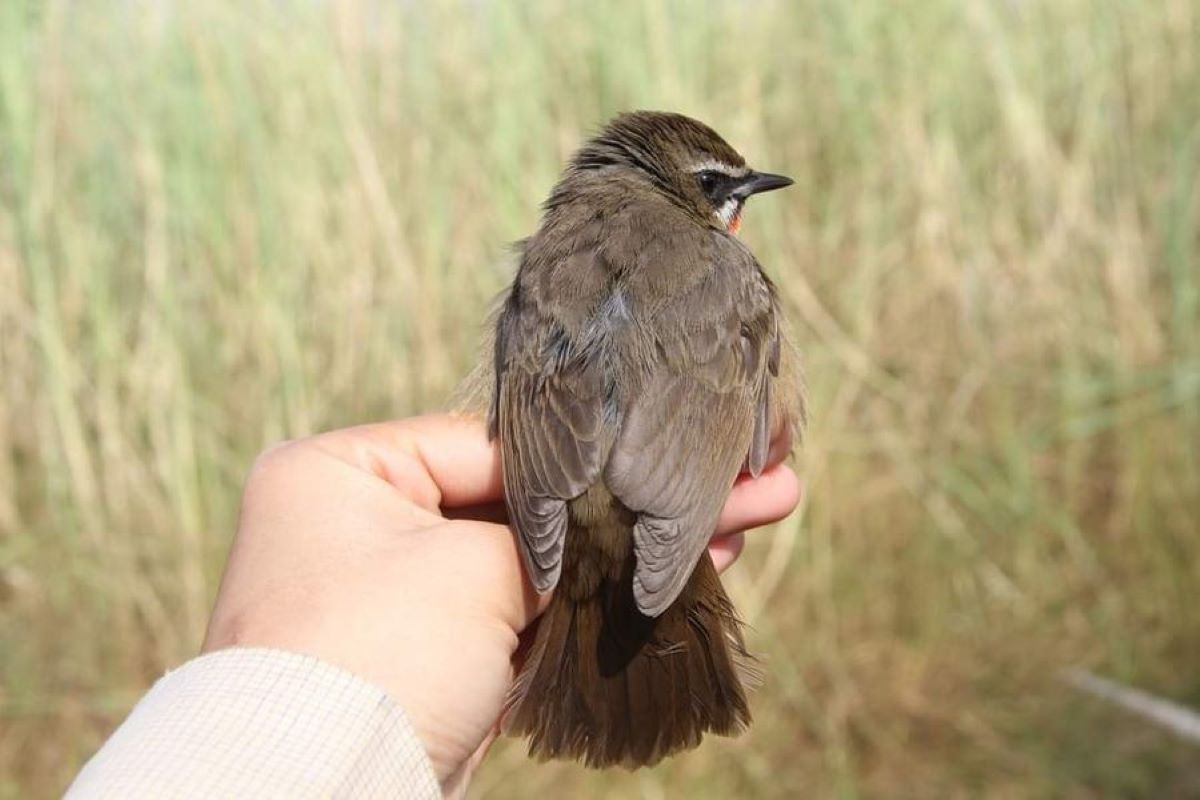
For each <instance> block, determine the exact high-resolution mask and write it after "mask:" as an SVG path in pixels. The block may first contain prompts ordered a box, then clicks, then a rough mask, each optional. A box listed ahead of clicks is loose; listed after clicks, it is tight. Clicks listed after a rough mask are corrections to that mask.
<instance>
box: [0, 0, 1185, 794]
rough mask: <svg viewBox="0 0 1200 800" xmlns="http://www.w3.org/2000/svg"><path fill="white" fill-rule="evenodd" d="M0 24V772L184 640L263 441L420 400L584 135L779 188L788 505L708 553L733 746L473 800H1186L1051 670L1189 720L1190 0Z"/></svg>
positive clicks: (1133, 730)
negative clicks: (739, 684)
mask: <svg viewBox="0 0 1200 800" xmlns="http://www.w3.org/2000/svg"><path fill="white" fill-rule="evenodd" d="M99 5H102V4H91V3H67V2H40V3H34V2H28V1H27V0H13V1H12V2H5V3H2V4H0V796H7V795H11V796H22V797H25V796H50V795H52V794H54V793H55V792H57V791H60V790H61V788H62V787H63V786H64V785H65V782H66V781H67V780H69V778H70V776H71V775H72V774H73V772H74V770H75V769H76V768H77V766H78V765H79V763H80V761H81V759H83V758H84V757H85V756H86V755H87V754H88V753H89V752H90V751H91V750H92V749H93V748H95V747H96V746H97V743H98V742H100V741H101V740H102V738H103V737H104V735H105V734H106V732H107V731H108V730H110V729H111V727H112V726H113V725H114V724H115V723H116V722H117V721H118V720H120V719H121V717H122V715H123V714H124V713H125V711H126V710H127V709H128V707H129V706H130V704H131V703H132V702H133V701H134V700H135V699H136V697H137V696H138V695H139V693H140V692H141V691H142V690H143V689H144V687H145V686H146V685H147V684H148V682H149V681H151V680H152V679H153V678H154V677H155V676H156V675H157V674H158V673H159V672H160V671H161V670H162V669H163V668H164V667H166V666H169V665H172V664H175V663H178V662H179V661H181V660H183V659H185V658H187V657H188V656H189V655H190V654H191V653H193V652H194V650H195V648H196V646H197V643H198V641H199V637H200V635H201V631H202V628H203V626H204V623H205V619H206V614H207V609H208V604H209V602H210V601H211V597H212V592H213V591H214V589H215V586H216V579H217V576H218V571H219V569H220V565H221V561H222V558H223V555H224V549H225V547H226V545H227V543H228V540H229V535H230V531H231V528H232V525H233V519H234V513H235V504H236V502H237V495H238V487H239V484H240V481H241V479H242V476H243V474H244V471H245V469H246V466H247V465H248V463H249V462H250V460H251V458H252V457H253V455H254V453H255V452H256V451H257V450H259V449H260V448H261V447H263V446H264V445H266V444H267V443H269V442H271V441H274V440H276V439H279V438H281V437H285V436H294V435H297V434H303V433H306V432H309V431H313V430H318V429H323V428H329V427H333V426H339V425H344V424H348V423H353V422H358V421H363V420H369V419H377V418H382V417H389V416H399V415H404V414H409V413H413V412H416V411H420V410H425V409H430V408H433V407H435V406H437V405H438V404H440V403H441V402H442V401H443V399H444V398H445V397H446V395H447V393H448V391H449V390H450V388H451V387H452V386H453V384H454V383H455V381H456V380H457V379H458V377H459V376H461V375H462V374H463V373H464V372H465V371H466V369H467V367H468V365H469V363H470V360H471V358H472V351H473V344H472V343H473V342H474V341H475V340H476V338H477V336H478V334H479V321H480V320H481V319H482V317H483V314H484V309H485V307H486V305H487V303H488V300H489V298H490V297H491V296H492V295H493V294H494V293H495V292H496V291H497V290H498V289H499V288H500V286H501V285H502V284H503V283H504V282H505V280H506V278H507V266H506V265H505V258H504V252H505V251H504V245H505V243H506V242H508V241H510V240H513V239H516V238H519V237H520V236H522V235H525V234H526V233H528V232H529V231H530V230H531V229H532V227H533V226H534V224H535V223H536V219H537V204H538V203H539V202H540V200H541V199H542V197H543V196H544V195H545V194H546V192H547V190H548V188H549V187H550V185H551V183H552V182H553V180H554V177H555V174H556V172H557V170H558V168H559V166H560V164H561V162H562V160H563V158H564V157H565V156H566V155H567V154H568V153H569V152H570V150H571V149H572V148H573V147H574V146H575V145H576V144H577V143H578V142H579V141H580V139H581V137H582V136H584V135H585V134H586V133H587V132H588V131H590V130H592V129H594V128H595V127H596V126H597V125H598V124H600V123H601V122H603V121H604V120H605V119H606V118H607V117H608V116H609V115H610V114H611V113H613V112H615V111H617V110H621V109H626V108H634V107H651V108H672V109H678V110H682V111H685V112H689V113H692V114H694V115H697V116H699V117H701V118H703V119H706V120H708V121H710V122H712V123H713V124H714V125H715V126H716V127H718V129H720V130H721V131H722V132H723V133H725V134H726V135H727V137H728V138H729V139H730V140H731V141H733V142H734V143H735V144H736V145H737V146H738V147H739V148H740V149H742V150H743V152H745V153H747V154H749V155H750V157H751V158H752V159H753V161H754V162H755V163H757V164H760V165H762V166H763V167H765V168H768V169H773V170H777V171H781V172H787V173H789V174H791V175H793V176H794V177H796V179H797V186H796V187H795V188H794V189H792V190H790V191H788V192H785V193H780V194H778V195H772V196H770V197H769V198H763V199H761V200H758V201H756V203H755V205H754V207H753V208H752V209H751V212H750V214H749V216H748V220H747V226H746V227H747V230H746V234H745V235H746V236H747V237H748V238H749V239H750V240H751V243H752V245H753V246H754V248H755V249H756V251H757V252H758V253H759V255H760V257H761V259H762V260H763V261H764V263H765V264H766V265H767V266H768V270H769V271H770V272H771V273H772V274H773V275H774V276H775V277H776V278H777V280H778V283H779V284H780V286H781V287H782V290H783V292H784V293H785V295H786V297H787V299H788V302H789V304H790V305H791V307H792V309H793V311H794V319H795V322H796V327H797V329H798V331H799V333H800V338H801V342H802V346H803V350H804V352H805V354H806V357H807V371H808V374H809V378H810V385H811V398H812V427H811V431H810V435H809V439H808V442H807V446H806V448H805V450H804V454H803V456H802V462H801V466H802V469H803V472H804V474H805V477H806V481H807V485H808V496H807V499H806V504H805V507H804V509H803V512H802V513H801V514H798V515H796V517H795V518H793V519H792V520H790V521H788V522H786V523H784V524H783V525H781V526H780V527H779V528H778V529H777V530H775V531H774V533H768V534H762V535H758V536H757V537H755V538H754V541H753V545H752V547H751V549H750V551H749V553H748V555H747V557H746V558H745V559H744V561H743V563H742V565H741V566H739V567H738V568H737V569H736V570H735V571H734V572H733V573H732V574H731V577H730V584H731V588H732V590H733V591H734V592H735V593H736V596H737V599H738V601H739V605H740V607H741V608H742V609H743V610H744V611H745V613H746V615H747V616H748V617H749V618H750V620H751V622H752V624H753V625H754V627H755V629H756V633H755V636H754V643H755V645H756V647H757V648H758V649H759V650H760V651H762V652H764V653H765V655H766V658H767V660H768V663H769V670H770V675H769V678H768V681H767V684H766V686H765V687H764V688H763V690H762V691H761V692H760V693H759V695H758V696H757V699H756V711H757V718H758V722H757V724H756V727H755V728H754V729H753V731H752V732H751V733H750V734H749V735H747V736H744V737H742V738H741V739H738V740H735V741H730V742H723V741H716V742H711V743H708V744H706V745H705V747H704V748H703V749H702V750H700V751H699V752H698V753H696V754H693V755H690V756H687V757H684V758H680V759H677V760H675V761H674V762H673V763H671V764H668V765H666V766H664V767H662V768H660V769H657V770H654V771H650V772H646V773H644V774H638V775H628V774H618V775H605V776H598V775H589V774H586V773H584V772H582V771H581V770H579V769H576V768H574V767H570V766H563V765H552V766H543V767H536V766H530V765H529V764H527V763H526V762H525V760H524V759H523V757H522V755H521V753H520V751H519V749H518V748H515V747H502V748H500V749H499V750H498V751H497V752H496V753H495V755H494V757H493V759H492V761H491V762H490V763H489V765H488V767H487V769H486V770H485V771H484V773H483V775H481V776H480V778H479V780H478V782H477V794H478V795H479V796H489V797H505V796H513V797H516V796H533V795H535V794H539V793H542V792H550V793H554V794H558V795H563V794H564V793H566V794H569V795H572V796H612V797H617V796H621V797H624V796H630V795H635V796H636V795H640V796H644V797H649V798H653V797H662V796H708V797H731V796H762V797H796V796H817V797H825V796H838V797H857V796H864V797H933V796H936V797H976V796H981V795H982V796H993V797H1039V796H1045V797H1079V798H1087V797H1101V796H1125V797H1129V796H1146V797H1161V796H1168V795H1171V794H1175V796H1182V795H1184V794H1200V768H1197V766H1196V765H1197V757H1196V756H1197V754H1196V752H1195V751H1194V750H1187V749H1186V748H1184V747H1183V746H1182V745H1178V744H1176V743H1173V742H1172V741H1170V740H1169V739H1168V738H1166V737H1165V736H1164V735H1162V734H1159V733H1157V732H1155V731H1152V730H1148V729H1146V728H1144V727H1143V726H1141V725H1140V724H1138V723H1135V722H1132V721H1130V720H1128V719H1127V718H1125V717H1123V716H1120V715H1118V714H1117V713H1115V712H1110V711H1107V710H1104V709H1102V708H1099V707H1097V706H1096V705H1094V704H1092V703H1090V702H1088V701H1086V700H1082V699H1079V698H1074V697H1071V696H1068V695H1066V694H1064V691H1065V690H1064V689H1063V688H1062V686H1061V684H1059V683H1057V682H1056V680H1055V675H1056V672H1057V671H1058V670H1059V669H1060V668H1062V667H1065V666H1071V665H1083V666H1087V667H1090V668H1094V669H1096V670H1097V671H1099V672H1101V673H1104V674H1108V675H1113V676H1116V677H1119V678H1121V679H1123V680H1126V681H1129V682H1131V683H1134V684H1136V685H1139V686H1142V687H1144V688H1148V689H1151V690H1153V691H1156V692H1159V693H1161V694H1164V695H1167V696H1170V697H1173V698H1175V699H1177V700H1181V701H1183V702H1192V703H1200V681H1198V679H1197V676H1198V675H1200V669H1198V667H1200V614H1198V613H1197V611H1196V609H1197V608H1200V596H1198V595H1200V591H1198V589H1197V587H1198V586H1200V545H1198V539H1197V532H1198V531H1200V519H1198V518H1200V454H1198V450H1197V442H1200V55H1198V53H1200V49H1198V48H1197V47H1196V43H1197V42H1198V41H1200V7H1198V5H1197V4H1196V3H1195V2H1191V1H1189V0H1162V2H1158V3H1135V2H1129V1H1128V0H1102V1H1101V2H1084V0H1066V1H1065V2H1051V1H1050V0H1021V1H1020V2H1017V1H1016V0H1013V1H1011V2H999V1H998V0H955V1H954V2H951V0H935V1H934V2H930V3H924V4H919V5H918V4H906V5H902V4H895V3H890V2H885V0H867V1H866V2H858V3H820V2H815V1H814V0H810V1H809V2H801V3H784V2H782V0H779V1H778V2H776V1H774V0H759V1H758V2H753V3H729V4H724V3H722V4H716V3H704V4H700V3H682V2H671V3H664V4H646V5H642V4H632V3H629V4H618V6H619V7H614V6H611V5H607V4H606V5H604V7H603V8H599V7H595V8H586V9H585V8H583V7H582V5H577V4H571V3H567V2H565V0H561V1H559V2H547V3H541V4H538V5H536V6H531V5H527V4H524V3H518V2H516V1H515V0H511V1H510V0H489V1H488V2H482V3H468V4H453V3H448V2H431V3H413V4H393V3H382V2H372V1H371V0H362V2H359V3H355V2H334V1H333V0H327V2H318V3H312V2H299V1H298V0H292V1H291V2H267V1H266V0H262V1H261V2H251V3H234V2H215V3H190V4H189V3H171V2H167V1H166V0H163V1H162V2H125V3H110V4H106V5H107V6H108V7H107V8H103V9H101V8H98V6H99Z"/></svg>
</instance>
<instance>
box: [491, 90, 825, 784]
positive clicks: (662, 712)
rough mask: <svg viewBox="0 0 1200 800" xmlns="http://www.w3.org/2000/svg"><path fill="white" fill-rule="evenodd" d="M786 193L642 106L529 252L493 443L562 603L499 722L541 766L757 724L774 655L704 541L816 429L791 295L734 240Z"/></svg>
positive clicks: (591, 161)
mask: <svg viewBox="0 0 1200 800" xmlns="http://www.w3.org/2000/svg"><path fill="white" fill-rule="evenodd" d="M791 183H792V180H791V179H790V178H787V177H785V176H782V175H776V174H771V173H766V172H758V171H755V170H753V169H751V168H749V167H748V166H747V165H746V161H745V159H744V158H743V157H742V156H741V155H740V154H739V153H738V152H737V151H736V150H735V149H734V148H733V147H732V146H731V145H729V144H728V143H727V142H726V141H725V140H724V139H723V138H721V136H720V135H719V134H717V133H716V131H714V130H713V129H712V128H710V127H709V126H708V125H706V124H704V123H702V122H700V121H698V120H695V119H692V118H690V117H687V116H684V115H682V114H677V113H671V112H661V111H635V112H626V113H622V114H620V115H618V116H617V117H615V118H614V119H613V120H611V121H610V122H609V123H608V124H607V125H606V126H605V127H604V128H603V129H602V130H601V131H600V132H599V133H598V134H596V135H595V136H593V137H592V138H590V139H589V140H588V141H586V142H585V143H584V144H583V145H582V146H581V147H580V148H579V149H578V150H577V151H576V152H575V154H574V155H573V157H572V158H571V159H570V160H569V162H568V163H567V165H566V166H565V168H564V170H563V173H562V175H561V176H560V179H559V180H558V182H557V184H556V185H555V186H554V187H553V189H552V191H551V193H550V195H549V197H548V199H547V200H546V201H545V203H544V205H543V214H542V218H541V222H540V225H539V227H538V228H537V230H536V232H535V233H534V234H533V235H531V236H530V237H528V238H527V239H525V240H523V241H521V242H519V243H518V244H517V246H516V254H517V257H518V262H519V263H518V267H517V271H516V275H515V278H514V280H513V282H512V285H511V287H510V288H509V290H508V291H507V294H506V295H505V296H504V299H503V300H502V302H501V304H500V306H499V313H498V317H497V318H496V320H495V325H494V331H493V339H492V342H493V345H492V354H491V355H492V358H491V363H490V375H489V383H490V384H491V385H490V390H491V391H490V394H491V397H490V407H489V410H488V420H487V429H488V435H489V437H491V438H492V439H493V440H495V441H497V442H498V447H499V450H500V454H501V465H502V473H503V485H504V498H505V503H506V506H507V509H508V516H509V520H510V524H511V525H512V527H513V528H514V530H515V532H516V538H517V541H518V549H519V551H520V554H521V559H522V562H523V565H524V568H525V571H526V573H527V575H528V577H529V580H530V581H531V583H532V584H533V586H534V587H535V588H536V590H537V591H538V592H540V593H547V592H551V591H553V594H552V596H551V597H550V599H549V603H548V606H547V608H546V610H545V612H544V613H543V615H542V616H541V618H540V619H539V620H538V622H537V627H536V633H535V634H534V635H533V643H532V645H531V646H530V647H529V649H528V652H527V656H526V658H525V660H524V663H523V666H522V667H521V669H520V671H519V673H518V674H517V676H516V679H515V681H514V684H513V687H512V689H511V691H510V693H509V695H508V698H507V700H506V705H505V713H504V715H503V718H502V722H501V729H502V730H503V731H504V732H505V733H506V734H508V735H511V736H517V737H522V736H523V737H528V740H529V741H528V746H529V753H530V755H531V756H532V757H535V758H537V759H539V760H547V759H565V760H574V761H579V762H581V763H583V764H585V765H586V766H589V767H594V768H604V767H611V766H621V767H625V768H630V769H633V768H638V767H643V766H649V765H653V764H655V763H658V762H659V761H661V760H662V759H663V758H665V757H667V756H671V755H674V754H677V753H679V752H681V751H684V750H687V749H691V748H694V747H696V746H698V745H699V743H700V741H701V739H702V738H703V736H704V735H705V734H707V733H714V734H719V735H735V734H737V733H739V732H740V731H742V730H744V729H745V728H746V727H747V726H748V725H749V723H750V709H749V704H748V700H747V687H748V686H749V685H751V684H752V683H754V682H755V681H756V680H757V677H756V676H757V665H756V661H755V659H754V658H753V657H752V656H751V654H750V653H749V652H748V650H747V648H746V645H745V641H744V637H743V633H742V629H741V628H742V623H741V621H740V620H739V618H738V616H737V614H736V611H735V609H734V607H733V604H732V603H731V601H730V599H729V597H728V595H727V594H726V592H725V590H724V588H723V587H722V585H721V582H720V580H719V579H718V577H717V573H716V570H715V568H714V566H713V562H712V559H711V557H710V555H709V554H708V552H707V545H708V542H709V539H710V538H711V536H712V534H713V533H714V530H715V526H716V524H717V518H718V516H719V514H720V512H721V509H722V507H723V505H724V503H725V500H726V498H727V497H728V495H729V492H730V491H731V489H732V486H733V484H734V481H735V479H736V478H737V476H738V475H739V474H740V473H741V472H742V471H743V470H745V471H747V472H749V473H750V474H751V475H754V476H757V475H758V474H759V473H760V472H761V471H762V470H763V468H764V466H765V465H766V462H767V456H768V449H769V443H770V440H771V436H772V431H773V430H775V431H779V430H782V429H784V428H787V429H789V430H798V429H799V427H800V426H801V425H802V422H803V398H802V391H801V389H800V388H799V379H798V378H797V377H795V376H798V375H799V367H798V364H797V363H796V361H797V358H796V356H795V352H794V348H793V347H792V345H791V342H790V336H789V334H788V332H787V327H786V324H785V320H784V317H783V313H782V311H781V305H780V300H779V298H778V294H777V290H776V288H775V285H774V284H773V283H772V281H771V280H770V279H769V278H768V277H767V275H766V274H765V272H764V271H763V269H762V267H761V266H760V264H759V262H758V261H757V260H756V259H755V257H754V255H753V254H752V253H751V252H750V250H749V248H748V247H747V246H746V244H745V243H743V242H742V240H741V239H739V238H738V237H737V233H738V229H739V227H740V224H741V220H742V212H743V209H744V207H745V204H746V201H747V199H748V198H749V197H751V196H752V195H755V194H759V193H762V192H768V191H772V190H776V189H781V188H784V187H786V186H788V185H790V184H791Z"/></svg>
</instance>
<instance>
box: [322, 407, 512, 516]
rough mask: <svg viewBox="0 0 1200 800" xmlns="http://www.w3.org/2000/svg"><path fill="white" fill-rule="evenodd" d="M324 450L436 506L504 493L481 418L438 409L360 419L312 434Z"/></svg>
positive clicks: (457, 504)
mask: <svg viewBox="0 0 1200 800" xmlns="http://www.w3.org/2000/svg"><path fill="white" fill-rule="evenodd" d="M312 442H313V443H314V444H316V445H318V446H320V447H322V448H323V449H325V450H326V451H327V452H331V453H333V454H335V455H337V456H338V457H339V458H342V459H343V460H345V461H347V462H349V463H351V464H353V465H354V466H357V467H359V468H360V469H364V470H367V471H369V472H371V473H373V474H375V475H376V476H378V477H379V478H382V479H383V480H385V481H387V482H388V483H390V484H392V485H393V486H395V487H396V488H397V489H399V490H400V491H401V492H403V493H404V494H405V496H407V497H408V498H409V499H410V500H412V501H413V502H414V503H416V504H417V505H419V506H421V507H422V508H425V509H427V510H429V511H433V512H437V511H439V510H440V509H442V508H461V507H466V506H476V505H483V504H485V503H492V502H496V501H498V500H500V499H501V497H502V496H503V491H504V490H503V482H502V477H501V475H502V473H501V468H500V451H499V449H498V448H497V447H495V446H494V444H493V443H492V442H490V441H488V438H487V431H486V429H485V427H484V424H483V421H482V420H480V419H476V418H473V417H466V416H456V415H450V414H437V415H429V416H424V417H413V418H410V419H402V420H395V421H391V422H379V423H375V424H373V425H360V426H358V427H354V428H345V429H343V430H338V431H332V432H330V433H325V434H321V435H320V436H317V437H315V438H314V439H313V440H312Z"/></svg>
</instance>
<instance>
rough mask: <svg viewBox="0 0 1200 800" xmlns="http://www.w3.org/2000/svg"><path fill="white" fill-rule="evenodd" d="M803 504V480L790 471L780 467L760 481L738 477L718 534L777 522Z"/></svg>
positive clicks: (720, 520)
mask: <svg viewBox="0 0 1200 800" xmlns="http://www.w3.org/2000/svg"><path fill="white" fill-rule="evenodd" d="M799 502H800V479H799V478H797V477H796V473H795V472H793V471H792V469H791V467H788V466H787V465H785V464H777V465H776V466H774V467H771V468H769V469H767V470H766V471H764V472H763V473H762V474H761V475H759V476H758V477H757V478H752V477H750V476H749V475H740V476H738V479H737V481H736V482H735V483H734V485H733V491H731V492H730V493H729V499H728V500H726V501H725V508H724V510H722V512H721V516H720V519H718V520H717V533H718V534H721V533H730V532H732V531H743V530H747V529H749V528H757V527H758V526H759V525H767V524H769V523H772V522H778V521H779V520H781V519H783V518H784V517H786V516H787V515H788V514H790V513H792V511H794V510H795V508H796V506H797V504H799Z"/></svg>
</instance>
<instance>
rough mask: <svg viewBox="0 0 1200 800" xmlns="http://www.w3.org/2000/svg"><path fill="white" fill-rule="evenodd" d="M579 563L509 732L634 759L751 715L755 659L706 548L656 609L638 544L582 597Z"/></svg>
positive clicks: (534, 749)
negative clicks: (639, 572) (670, 598)
mask: <svg viewBox="0 0 1200 800" xmlns="http://www.w3.org/2000/svg"><path fill="white" fill-rule="evenodd" d="M572 566H574V565H572V563H571V562H570V560H568V561H567V563H565V564H564V575H563V580H562V583H561V584H560V589H559V590H558V591H557V592H556V593H555V595H554V597H553V598H552V599H551V601H550V606H549V608H548V609H547V610H546V612H545V614H544V615H543V616H542V618H541V620H540V622H539V625H538V630H537V634H536V638H535V640H534V644H533V647H532V648H531V649H530V651H529V656H528V658H527V659H526V661H525V665H524V668H523V669H522V670H521V673H520V675H519V676H518V677H517V681H516V684H515V685H514V686H513V689H512V692H511V693H510V695H509V698H508V708H507V711H506V716H505V720H504V724H503V730H504V732H505V733H508V734H510V735H514V736H528V737H529V753H530V755H531V756H534V757H536V758H538V759H540V760H546V759H551V758H558V759H573V760H578V761H582V762H583V763H584V764H586V765H588V766H590V767H607V766H612V765H622V766H625V767H630V768H632V767H640V766H646V765H649V764H654V763H657V762H658V761H660V760H661V759H662V758H664V757H665V756H669V755H671V754H673V753H677V752H679V751H681V750H687V749H690V748H692V747H695V746H696V745H698V744H699V743H700V739H701V737H702V735H703V734H705V733H707V732H711V733H717V734H721V735H726V736H728V735H732V734H735V733H738V732H739V731H741V730H742V729H743V728H745V727H746V726H747V725H748V724H749V722H750V710H749V707H748V706H747V703H746V690H745V682H746V680H747V679H751V680H752V679H755V678H756V677H757V676H756V674H755V671H754V669H753V666H752V664H753V659H752V658H751V657H750V655H749V654H748V653H747V652H746V647H745V644H744V643H743V640H742V633H741V623H740V622H739V621H738V619H737V616H736V614H735V612H734V609H733V605H732V603H730V601H729V598H728V596H727V595H726V594H725V590H724V588H723V587H722V586H721V582H720V580H719V579H718V578H717V572H716V569H714V567H713V563H712V559H711V558H710V557H709V555H708V553H705V554H704V555H703V556H702V557H701V559H700V562H699V563H698V564H697V566H696V569H695V570H694V571H693V573H692V576H691V578H690V579H689V581H688V585H687V587H686V588H685V589H684V591H683V592H682V593H681V594H680V596H679V598H678V599H677V600H676V601H675V603H673V604H672V605H671V607H670V608H668V609H667V610H666V611H665V612H663V614H662V615H660V616H659V617H657V618H651V617H647V616H645V615H643V614H642V613H641V612H640V611H639V610H638V608H637V605H636V604H635V602H634V599H633V590H632V577H633V575H632V573H633V554H632V553H630V554H629V556H628V558H627V559H626V564H625V567H624V568H623V569H621V570H620V571H619V573H620V574H618V575H613V576H608V577H605V578H602V579H600V580H599V582H598V584H597V586H596V588H595V590H594V591H589V592H587V593H586V596H583V597H582V599H580V598H579V597H578V595H579V594H580V593H578V592H575V593H574V594H576V595H577V596H576V597H575V598H573V597H572V596H571V594H572V593H571V592H569V591H564V589H565V588H566V586H569V585H570V584H571V580H572V576H571V575H570V574H568V571H569V570H570V569H571V568H572Z"/></svg>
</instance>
